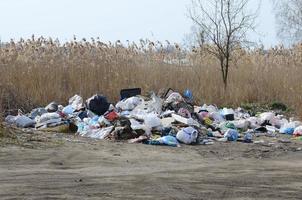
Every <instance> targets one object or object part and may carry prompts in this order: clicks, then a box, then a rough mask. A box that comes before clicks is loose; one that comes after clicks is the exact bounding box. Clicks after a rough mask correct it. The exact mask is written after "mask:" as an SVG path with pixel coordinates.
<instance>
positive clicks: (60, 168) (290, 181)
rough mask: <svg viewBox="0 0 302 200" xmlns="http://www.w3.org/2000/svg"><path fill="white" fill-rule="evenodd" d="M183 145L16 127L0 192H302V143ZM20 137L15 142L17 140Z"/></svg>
mask: <svg viewBox="0 0 302 200" xmlns="http://www.w3.org/2000/svg"><path fill="white" fill-rule="evenodd" d="M269 140H270V141H272V140H273V142H272V144H269V143H265V144H242V143H215V144H214V145H211V146H184V145H183V146H182V147H181V148H172V147H160V146H148V145H143V144H127V143H120V142H119V143H114V142H109V141H94V140H89V139H85V138H80V137H76V136H71V135H63V134H49V133H43V134H42V133H36V134H32V133H27V134H26V133H22V134H21V133H18V134H17V137H16V136H14V137H13V138H8V139H7V138H5V139H4V138H2V139H1V142H0V199H2V200H3V199H5V200H8V199H144V200H145V199H232V200H234V199H242V200H243V199H244V200H248V199H271V200H276V199H280V200H281V199H282V200H284V199H300V200H301V199H302V151H301V147H302V142H294V141H292V142H291V143H283V142H280V141H279V142H278V139H272V138H269ZM16 141H17V142H16Z"/></svg>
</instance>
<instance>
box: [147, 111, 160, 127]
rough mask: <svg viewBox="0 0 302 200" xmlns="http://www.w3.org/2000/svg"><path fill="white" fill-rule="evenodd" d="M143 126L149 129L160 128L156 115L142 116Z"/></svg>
mask: <svg viewBox="0 0 302 200" xmlns="http://www.w3.org/2000/svg"><path fill="white" fill-rule="evenodd" d="M144 124H145V125H146V126H147V127H149V128H155V127H158V126H161V125H162V124H161V120H160V118H159V117H157V115H156V114H147V115H146V116H144Z"/></svg>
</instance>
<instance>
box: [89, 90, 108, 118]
mask: <svg viewBox="0 0 302 200" xmlns="http://www.w3.org/2000/svg"><path fill="white" fill-rule="evenodd" d="M86 104H87V108H88V110H91V111H92V112H93V113H95V114H97V115H99V116H101V115H103V114H104V113H105V112H107V111H108V109H109V106H110V103H108V101H107V98H106V97H105V96H102V95H97V94H96V95H94V96H92V97H90V98H89V99H87V101H86Z"/></svg>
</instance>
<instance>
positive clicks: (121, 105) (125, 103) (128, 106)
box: [115, 97, 143, 110]
mask: <svg viewBox="0 0 302 200" xmlns="http://www.w3.org/2000/svg"><path fill="white" fill-rule="evenodd" d="M141 103H143V99H141V98H139V97H130V98H128V99H124V100H122V101H120V102H118V103H117V104H116V106H115V107H116V108H117V109H121V110H133V109H134V108H135V107H136V106H138V105H140V104H141Z"/></svg>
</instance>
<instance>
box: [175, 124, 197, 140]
mask: <svg viewBox="0 0 302 200" xmlns="http://www.w3.org/2000/svg"><path fill="white" fill-rule="evenodd" d="M197 137H198V131H197V130H196V129H194V128H192V127H187V128H184V129H182V130H180V131H179V132H178V133H177V135H176V138H177V139H178V140H179V141H180V142H182V143H185V144H192V143H194V142H196V139H197Z"/></svg>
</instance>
